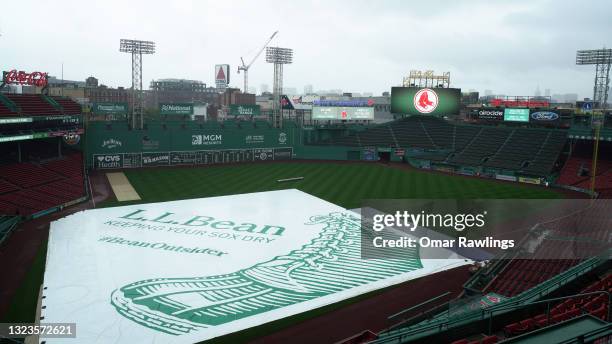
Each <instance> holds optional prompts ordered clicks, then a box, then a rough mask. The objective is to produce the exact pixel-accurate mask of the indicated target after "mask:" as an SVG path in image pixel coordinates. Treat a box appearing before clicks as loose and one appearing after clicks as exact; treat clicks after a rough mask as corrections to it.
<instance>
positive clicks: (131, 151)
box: [86, 122, 300, 168]
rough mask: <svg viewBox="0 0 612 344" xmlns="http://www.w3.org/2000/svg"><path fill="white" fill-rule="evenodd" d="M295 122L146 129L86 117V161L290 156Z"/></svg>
mask: <svg viewBox="0 0 612 344" xmlns="http://www.w3.org/2000/svg"><path fill="white" fill-rule="evenodd" d="M299 134H300V133H299V128H297V127H296V126H295V125H293V126H286V127H285V128H283V129H276V128H270V127H268V126H267V125H260V126H254V125H253V123H250V122H248V123H245V124H241V125H238V124H237V123H234V122H228V123H227V124H225V125H224V126H221V125H220V124H218V123H207V124H202V125H200V124H198V123H195V122H167V123H162V122H154V123H147V129H145V130H128V127H127V125H125V124H124V123H112V124H109V123H105V122H92V123H89V125H88V128H87V135H86V157H87V166H89V167H92V168H124V167H128V168H129V167H147V166H166V165H191V164H209V163H230V162H243V161H257V160H274V159H276V160H280V159H290V158H292V157H293V147H295V146H296V145H299V142H300V137H299Z"/></svg>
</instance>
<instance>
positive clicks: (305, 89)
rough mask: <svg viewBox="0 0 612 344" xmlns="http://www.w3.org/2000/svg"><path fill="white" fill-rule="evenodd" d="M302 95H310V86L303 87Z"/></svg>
mask: <svg viewBox="0 0 612 344" xmlns="http://www.w3.org/2000/svg"><path fill="white" fill-rule="evenodd" d="M304 94H312V85H306V86H304Z"/></svg>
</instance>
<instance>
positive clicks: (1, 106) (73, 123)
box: [0, 94, 86, 217]
mask: <svg viewBox="0 0 612 344" xmlns="http://www.w3.org/2000/svg"><path fill="white" fill-rule="evenodd" d="M80 115H81V107H80V105H79V104H77V103H75V102H74V101H72V100H70V99H69V98H62V97H48V96H45V95H40V94H0V117H2V120H3V124H2V126H0V139H2V142H5V141H6V142H5V143H3V144H2V146H1V147H0V152H2V158H1V159H0V214H7V215H18V216H23V217H29V216H31V215H34V214H36V213H40V212H43V211H46V210H49V209H52V208H54V207H58V206H61V205H63V204H67V203H70V202H72V201H74V200H76V199H79V198H83V197H84V196H85V193H86V191H85V182H84V181H85V174H84V169H83V166H84V164H83V155H82V153H81V151H80V150H78V149H74V147H71V146H70V145H68V144H65V143H62V142H61V140H62V137H63V136H64V135H65V134H66V133H70V132H73V133H81V132H82V126H81V120H80ZM66 116H68V117H66ZM35 138H36V139H35Z"/></svg>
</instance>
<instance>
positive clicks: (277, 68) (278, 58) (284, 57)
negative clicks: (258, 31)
mask: <svg viewBox="0 0 612 344" xmlns="http://www.w3.org/2000/svg"><path fill="white" fill-rule="evenodd" d="M266 62H268V63H273V64H274V87H273V88H274V97H273V98H274V99H273V104H272V122H273V124H274V127H276V128H282V126H283V108H282V106H281V97H282V93H283V65H285V64H290V63H292V62H293V50H292V49H289V48H279V47H268V48H266Z"/></svg>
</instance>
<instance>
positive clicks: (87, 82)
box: [85, 76, 98, 87]
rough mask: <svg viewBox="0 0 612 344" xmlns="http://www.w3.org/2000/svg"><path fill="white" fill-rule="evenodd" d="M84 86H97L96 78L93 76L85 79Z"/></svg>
mask: <svg viewBox="0 0 612 344" xmlns="http://www.w3.org/2000/svg"><path fill="white" fill-rule="evenodd" d="M85 87H98V79H96V78H94V77H93V76H90V77H89V78H87V79H85Z"/></svg>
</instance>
